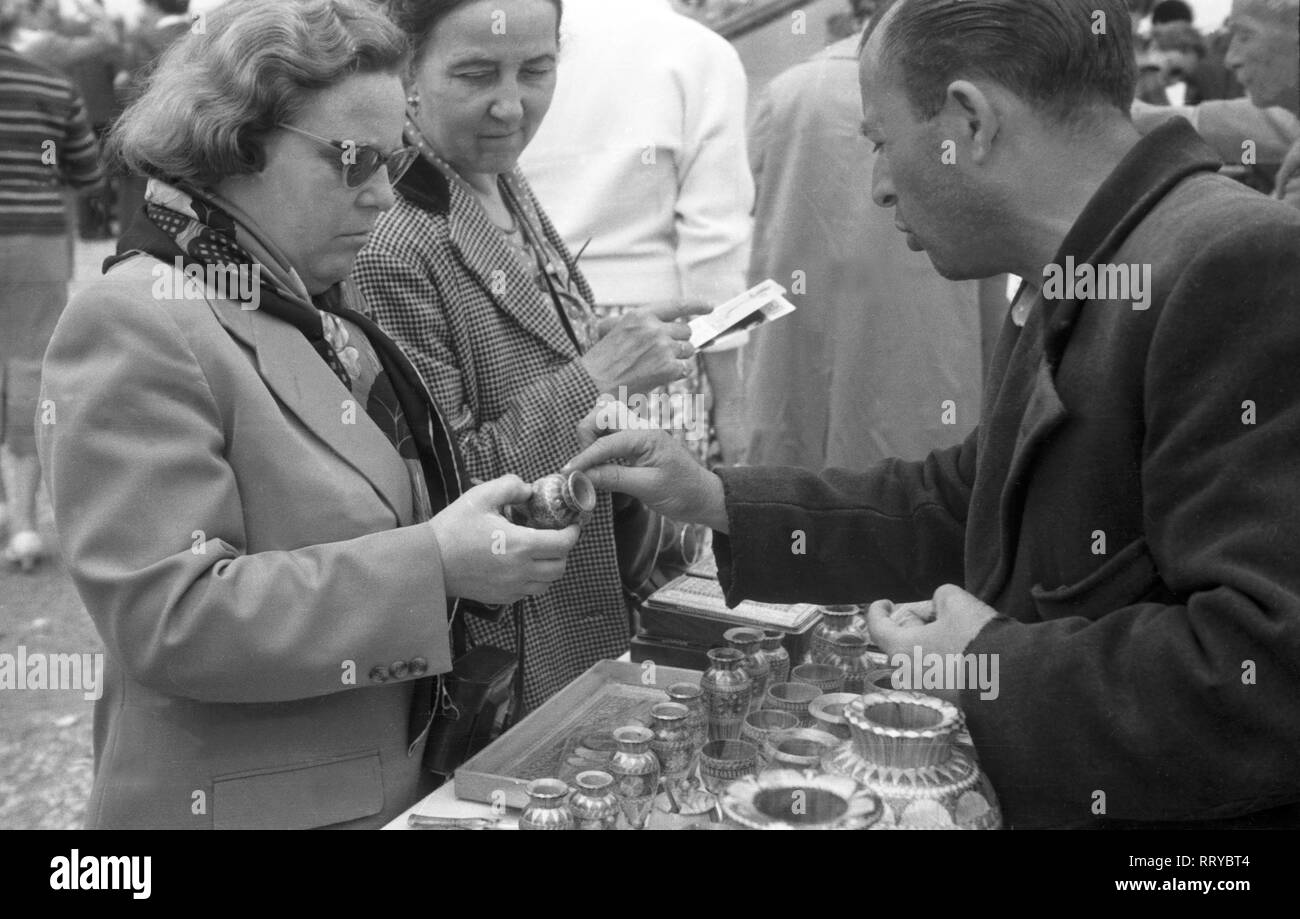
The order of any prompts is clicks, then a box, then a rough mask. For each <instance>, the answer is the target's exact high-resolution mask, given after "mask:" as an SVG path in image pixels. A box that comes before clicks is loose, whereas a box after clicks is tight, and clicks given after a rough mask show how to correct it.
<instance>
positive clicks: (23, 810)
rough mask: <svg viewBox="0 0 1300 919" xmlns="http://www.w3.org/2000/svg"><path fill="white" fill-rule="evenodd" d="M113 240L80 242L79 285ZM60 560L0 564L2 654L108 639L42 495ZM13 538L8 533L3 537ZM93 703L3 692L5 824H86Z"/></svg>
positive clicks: (66, 693) (96, 646) (0, 804)
mask: <svg viewBox="0 0 1300 919" xmlns="http://www.w3.org/2000/svg"><path fill="white" fill-rule="evenodd" d="M112 248H113V245H112V243H78V246H77V264H76V276H75V277H74V280H73V289H74V290H75V289H76V288H77V287H79V286H81V285H83V284H85V283H86V282H87V281H88V280H89V279H91V278H93V277H95V276H96V275H97V274H98V266H99V262H100V261H102V259H103V258H104V257H105V256H106V255H108V254H109V253H110V252H111V251H112ZM39 526H40V530H41V535H42V536H44V537H45V541H46V544H47V545H48V546H50V547H51V550H52V552H53V555H54V557H53V558H51V559H49V560H48V561H46V562H45V564H43V565H42V566H41V567H40V568H38V569H37V570H36V571H35V572H33V573H31V574H21V573H19V572H18V570H17V569H14V568H10V567H9V566H8V565H6V564H4V563H2V562H0V654H10V655H16V654H17V653H18V648H19V647H20V646H21V647H24V648H25V649H26V651H27V653H28V654H32V653H43V654H71V653H78V654H90V653H98V652H102V651H103V642H101V641H100V639H99V635H98V634H97V633H96V632H95V627H94V624H93V623H92V622H91V621H90V617H89V616H88V615H86V611H85V608H84V607H83V606H82V605H81V600H80V599H79V598H78V597H77V592H76V590H75V589H73V586H72V582H71V581H70V580H69V579H68V575H67V571H66V570H65V569H64V567H63V564H62V560H61V559H60V558H59V557H58V544H57V541H56V539H55V536H54V526H53V521H52V519H51V514H50V508H49V502H48V501H47V500H46V499H45V497H44V495H42V498H41V502H40V507H39ZM5 538H7V535H5ZM93 723H94V702H92V701H87V700H86V699H85V698H84V694H83V693H82V692H81V691H80V690H75V689H70V690H63V689H60V690H50V689H46V690H30V689H28V690H22V689H16V688H15V689H0V829H72V828H76V827H80V826H81V824H82V821H83V819H84V818H85V812H86V800H87V798H88V797H89V795H90V783H91V774H92V769H93V753H92V749H91V729H92V726H93Z"/></svg>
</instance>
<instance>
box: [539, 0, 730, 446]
mask: <svg viewBox="0 0 1300 919" xmlns="http://www.w3.org/2000/svg"><path fill="white" fill-rule="evenodd" d="M679 7H680V4H677V6H676V7H675V5H674V4H673V3H672V2H670V0H566V2H565V14H564V26H563V36H562V40H561V49H562V50H561V55H560V65H559V74H558V77H557V80H556V88H555V97H554V99H553V101H552V103H551V109H550V113H549V115H548V116H547V118H546V121H545V123H544V124H543V125H542V127H541V128H540V129H539V130H538V132H537V136H536V137H535V138H534V139H533V142H532V143H531V144H529V146H528V149H527V150H526V151H525V152H524V154H523V156H521V157H520V168H521V169H522V170H523V172H524V174H525V175H526V176H528V181H529V183H530V184H531V185H532V187H533V191H534V192H535V193H536V195H537V197H538V200H539V201H541V202H542V204H543V205H544V206H545V207H546V209H547V213H548V214H549V215H550V216H551V219H552V220H554V222H555V226H556V229H557V230H559V233H560V236H562V237H563V238H564V241H565V243H566V244H567V245H568V247H569V248H570V250H572V251H575V252H576V251H581V264H582V270H583V274H584V275H585V276H586V278H587V280H588V281H589V282H590V284H591V286H592V290H593V291H594V293H595V296H596V303H595V306H596V311H597V314H598V315H599V316H600V317H601V318H605V317H612V316H619V315H622V314H623V313H625V312H627V311H629V310H635V309H639V308H645V307H647V306H650V305H658V304H664V303H671V302H681V301H698V302H702V303H706V304H709V305H711V306H716V305H718V304H719V303H722V302H724V301H726V300H729V299H731V298H732V297H734V296H736V295H737V294H739V293H741V292H743V291H744V290H745V289H746V287H747V286H748V285H747V284H746V282H745V270H746V266H747V264H748V259H749V250H750V238H751V232H752V224H751V220H750V211H751V209H752V207H753V203H754V191H753V181H752V179H751V177H750V175H749V164H748V162H747V158H746V153H745V105H746V98H747V94H748V83H747V81H746V78H745V71H744V68H743V67H742V66H741V63H740V58H739V56H738V55H737V53H736V51H735V49H734V48H732V46H731V44H730V43H729V42H727V41H726V40H725V39H723V38H721V37H720V36H718V35H717V34H715V33H714V32H713V31H712V30H711V29H709V28H708V27H706V26H704V25H701V24H700V23H699V22H695V21H693V20H692V19H690V18H688V17H687V16H684V15H681V13H680V12H679V11H678V8H679ZM744 343H745V334H744V333H743V332H742V333H739V334H733V335H731V336H728V337H727V338H726V339H725V340H722V341H719V342H718V343H716V344H714V345H711V346H709V347H706V348H705V349H704V350H703V351H702V352H701V353H700V355H699V358H698V362H699V363H698V365H697V367H695V368H693V369H694V371H695V372H693V373H692V374H691V376H689V377H688V378H686V379H685V380H682V381H680V382H676V383H673V384H672V385H671V386H670V387H669V392H670V393H675V394H680V395H682V396H689V395H691V394H694V393H700V392H701V391H702V390H704V388H705V387H707V391H708V393H709V395H710V396H711V398H710V399H709V400H708V401H709V402H711V406H710V411H709V415H710V420H711V426H712V428H713V430H714V432H715V433H716V441H714V440H711V439H710V438H709V437H707V436H705V437H699V438H695V437H692V438H686V437H685V436H684V433H683V432H681V431H678V433H677V436H678V437H679V439H682V440H683V443H685V444H686V445H687V446H690V447H692V448H693V449H694V451H695V452H696V455H697V456H699V458H700V460H701V461H702V462H705V463H709V462H724V463H736V462H741V461H742V460H743V459H744V455H745V447H746V441H747V437H746V433H745V430H744V398H745V394H744V391H743V388H742V382H741V379H740V370H741V367H740V354H741V352H740V348H741V346H743V344H744ZM611 395H617V394H616V393H611Z"/></svg>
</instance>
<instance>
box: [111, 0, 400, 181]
mask: <svg viewBox="0 0 1300 919" xmlns="http://www.w3.org/2000/svg"><path fill="white" fill-rule="evenodd" d="M409 57H410V46H409V44H408V42H407V41H406V37H405V36H404V35H403V34H402V31H401V30H400V29H398V28H397V27H396V26H394V24H393V23H392V22H390V21H389V20H388V18H387V17H386V16H385V15H384V14H383V11H382V9H381V8H380V7H378V6H377V5H375V4H374V3H369V2H366V0H275V2H267V0H230V2H229V3H226V4H224V5H223V6H221V7H218V8H217V9H216V10H214V11H213V12H212V13H210V14H208V15H207V16H206V17H205V18H199V19H197V20H196V21H195V24H194V26H193V27H192V28H191V30H190V32H189V33H188V34H186V35H185V36H183V37H182V38H180V39H179V40H178V41H177V42H176V43H175V44H173V45H172V46H171V47H170V48H168V50H167V52H166V53H165V54H164V55H163V57H162V59H161V61H160V63H159V64H158V67H157V68H156V69H155V70H154V72H153V74H152V75H151V76H150V78H149V82H148V85H147V88H146V89H145V91H144V93H143V94H142V95H141V96H140V98H139V99H137V100H136V101H135V102H134V103H132V104H131V105H130V107H128V108H127V110H126V112H124V113H123V115H122V117H121V118H120V119H119V120H118V122H117V124H116V125H115V126H114V128H113V131H112V134H111V135H110V136H109V139H108V142H107V150H106V153H107V156H108V158H109V159H110V160H111V161H117V162H119V163H121V164H122V165H124V166H126V167H127V168H128V169H130V170H133V171H135V172H139V173H142V174H144V175H149V176H156V177H158V178H163V179H167V180H170V181H186V182H191V183H193V184H196V185H200V186H202V185H212V184H214V183H216V182H218V181H220V180H221V179H223V178H225V177H226V176H232V175H242V174H247V173H254V172H259V171H261V169H262V168H263V166H264V165H265V151H264V149H263V145H262V141H263V138H264V137H265V136H266V135H267V134H268V133H269V132H270V131H271V130H273V129H274V128H275V126H276V125H277V124H279V123H280V122H290V123H292V122H293V120H294V119H295V117H296V116H298V115H299V114H300V113H301V112H302V110H303V109H304V108H305V107H306V106H307V104H308V102H309V101H310V97H311V94H312V93H313V92H315V91H318V90H322V89H327V88H329V87H331V86H334V85H336V84H338V83H339V82H341V81H342V80H344V79H345V78H347V77H348V76H351V75H352V74H356V73H393V74H395V75H399V76H400V75H401V74H402V73H403V72H404V71H405V69H406V65H407V62H408V60H409Z"/></svg>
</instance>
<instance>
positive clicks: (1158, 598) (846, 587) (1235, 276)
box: [717, 119, 1300, 826]
mask: <svg viewBox="0 0 1300 919" xmlns="http://www.w3.org/2000/svg"><path fill="white" fill-rule="evenodd" d="M1218 166H1219V161H1218V158H1217V157H1216V156H1215V155H1214V153H1213V151H1211V150H1210V149H1209V148H1208V147H1207V146H1205V144H1204V143H1203V142H1202V141H1201V140H1200V138H1199V137H1198V136H1197V135H1196V134H1195V132H1194V131H1192V129H1191V128H1190V126H1188V125H1187V124H1186V123H1185V122H1183V121H1182V120H1181V119H1174V120H1173V121H1172V122H1171V123H1170V124H1168V125H1166V126H1164V127H1162V128H1160V129H1159V130H1157V131H1155V132H1153V133H1152V134H1150V135H1148V136H1147V137H1145V138H1144V139H1143V140H1141V141H1140V142H1139V143H1138V144H1137V145H1136V146H1135V147H1134V148H1133V149H1132V150H1131V151H1130V153H1129V154H1128V155H1127V156H1126V157H1125V158H1124V159H1123V160H1122V161H1121V162H1120V164H1119V165H1118V166H1117V167H1116V169H1115V170H1114V171H1113V172H1112V173H1111V175H1110V176H1109V177H1108V178H1107V179H1106V181H1105V182H1104V183H1103V184H1102V185H1101V187H1100V188H1099V189H1098V191H1097V192H1096V194H1095V195H1094V196H1093V197H1092V199H1091V200H1090V201H1089V202H1088V204H1087V206H1086V207H1085V208H1084V211H1083V213H1082V214H1081V215H1080V217H1079V219H1078V220H1077V222H1076V223H1075V225H1074V226H1073V227H1072V228H1071V230H1070V232H1069V234H1068V235H1067V237H1066V239H1065V242H1064V243H1063V244H1062V247H1061V251H1060V252H1059V253H1058V255H1057V257H1056V259H1055V263H1056V264H1059V265H1065V264H1066V262H1065V260H1066V256H1068V255H1072V256H1074V259H1075V261H1076V262H1077V263H1079V264H1082V263H1084V262H1091V263H1094V264H1095V263H1109V264H1136V265H1143V264H1149V265H1150V266H1151V273H1152V287H1153V291H1152V294H1151V302H1150V306H1149V308H1148V309H1145V310H1140V309H1134V308H1133V306H1132V304H1131V303H1130V302H1128V301H1119V300H1109V301H1107V300H1088V301H1085V302H1080V301H1076V300H1052V301H1040V302H1039V303H1038V304H1037V305H1036V306H1035V307H1034V309H1033V311H1032V312H1031V313H1030V315H1029V318H1028V321H1027V322H1026V324H1025V326H1024V327H1023V328H1019V327H1017V326H1015V325H1014V324H1012V323H1011V322H1010V320H1008V322H1007V325H1006V326H1005V328H1004V330H1003V332H1002V337H1001V340H1000V342H999V344H998V348H997V353H996V356H995V359H994V362H993V367H992V370H991V373H990V375H989V381H988V385H987V387H986V397H985V405H984V406H983V410H982V413H981V422H980V426H979V428H978V429H977V430H976V431H975V432H974V433H973V434H972V435H971V436H970V437H969V438H968V439H967V440H966V442H965V443H963V444H962V445H960V446H959V447H953V448H951V449H948V450H944V451H936V452H935V453H932V454H931V455H930V456H929V457H928V458H927V459H925V460H923V461H920V462H911V463H907V462H901V461H886V462H885V463H882V464H880V465H878V466H876V467H874V468H873V469H871V470H870V471H868V472H866V473H861V474H855V473H848V472H842V471H840V472H837V471H835V470H827V471H825V472H823V473H822V474H821V475H814V474H812V473H807V472H802V471H799V470H793V469H770V468H769V469H764V468H759V467H754V468H737V469H730V470H725V471H723V473H722V475H723V482H724V487H725V489H726V495H727V515H728V520H729V524H730V532H731V534H732V535H731V537H730V538H729V539H727V538H720V539H719V540H718V543H717V549H718V554H719V561H720V564H721V578H722V582H723V586H724V588H725V590H726V593H727V597H728V600H729V601H730V602H733V603H734V602H736V601H738V600H739V599H740V598H742V597H749V598H754V599H759V600H770V601H778V602H790V601H796V600H800V601H809V600H810V601H815V602H824V603H844V602H859V601H862V600H869V599H875V598H881V597H888V598H892V599H894V600H912V599H919V598H923V597H928V596H930V595H931V594H932V593H933V591H934V589H935V588H936V587H937V586H939V585H940V584H943V583H945V582H948V583H954V584H958V585H963V586H964V587H965V588H966V589H967V590H969V591H970V592H971V593H973V594H975V595H976V596H977V597H979V598H980V599H981V600H983V601H984V602H986V603H988V604H989V605H991V606H992V607H993V608H995V609H996V610H997V611H998V612H999V614H1000V615H999V617H998V618H997V619H995V620H993V621H992V622H990V623H989V624H988V625H986V626H985V627H984V629H983V630H982V631H981V632H980V634H979V635H978V637H977V638H976V639H975V640H974V641H973V642H972V643H971V644H970V645H969V646H968V648H967V649H966V650H967V652H974V653H983V654H997V655H999V677H1000V686H999V695H998V696H997V698H996V699H995V700H992V701H980V700H979V698H978V696H979V693H978V691H977V690H971V689H966V690H965V691H964V692H963V693H962V704H963V706H964V708H965V711H966V715H967V719H968V722H969V726H970V730H971V733H972V735H973V737H974V739H975V742H976V745H977V747H978V749H979V753H980V757H981V762H982V763H983V765H984V768H985V769H986V770H987V772H988V774H989V776H990V777H991V779H992V780H993V783H994V786H995V787H996V789H997V791H998V794H999V796H1000V799H1001V802H1002V806H1003V811H1004V816H1005V817H1006V819H1007V821H1008V823H1010V824H1012V825H1015V826H1043V825H1086V824H1096V823H1099V822H1111V823H1112V825H1113V824H1117V823H1120V822H1126V821H1211V820H1220V821H1222V820H1224V819H1225V818H1232V820H1231V821H1230V822H1236V823H1246V824H1251V825H1260V824H1265V823H1268V824H1276V823H1279V822H1281V823H1286V824H1290V825H1300V806H1295V805H1296V802H1300V212H1297V211H1296V210H1295V209H1294V208H1289V207H1287V206H1285V205H1283V204H1281V203H1279V202H1275V201H1271V200H1269V199H1267V198H1265V197H1264V196H1261V195H1259V194H1257V193H1255V192H1253V191H1250V190H1248V189H1245V188H1243V187H1241V186H1239V185H1237V184H1236V183H1234V182H1232V181H1230V180H1228V179H1226V178H1223V177H1221V176H1219V175H1217V174H1216V169H1217V168H1218ZM944 398H945V396H944V394H943V393H935V394H934V399H935V410H936V411H941V410H942V409H941V403H942V402H943V400H944ZM796 530H802V531H803V533H804V540H803V547H804V548H805V549H806V553H805V554H795V553H794V552H793V551H792V549H793V548H798V543H797V542H796V540H795V533H794V531H796ZM1103 538H1104V542H1103ZM1288 805H1289V806H1288ZM1279 808H1281V809H1280V810H1279ZM1270 811H1271V813H1266V812H1270Z"/></svg>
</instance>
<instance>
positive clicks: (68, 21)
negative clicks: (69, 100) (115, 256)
mask: <svg viewBox="0 0 1300 919" xmlns="http://www.w3.org/2000/svg"><path fill="white" fill-rule="evenodd" d="M26 8H27V9H26V14H25V16H24V17H23V18H24V22H23V25H22V27H21V28H20V29H19V30H18V32H17V34H16V35H15V42H14V47H15V50H17V51H18V52H19V53H20V54H23V55H25V56H27V57H29V58H31V59H32V60H35V61H38V62H39V63H43V64H45V65H46V66H47V67H51V68H53V69H55V70H57V71H59V72H60V73H62V74H63V75H65V76H67V77H68V78H69V79H71V80H72V82H73V84H74V85H75V86H76V87H77V90H78V92H79V93H80V95H81V98H82V100H83V102H84V103H85V106H86V117H87V120H88V121H89V122H90V126H91V130H92V131H94V133H95V138H96V140H102V139H103V137H104V134H105V132H106V131H107V130H108V126H109V125H110V124H111V123H112V121H113V119H114V118H116V117H117V115H118V113H119V112H120V111H121V107H120V106H119V105H118V102H117V99H116V97H115V95H114V92H113V77H114V75H115V74H116V73H117V70H118V68H119V67H120V65H121V58H122V52H123V48H122V43H121V24H120V23H119V22H117V21H116V20H115V19H113V18H112V17H110V15H109V13H108V11H107V10H106V9H105V8H104V6H103V3H102V2H101V0H28V2H27V3H26ZM114 186H115V182H114V181H113V178H112V177H111V176H109V177H106V180H105V182H104V183H103V184H102V185H101V187H100V189H99V190H98V191H97V192H95V193H92V194H82V195H78V196H76V200H75V204H74V206H75V213H76V222H77V226H78V230H79V235H80V237H81V238H82V239H85V240H96V239H109V238H111V237H112V235H113V227H112V216H113V200H114V192H115V189H114Z"/></svg>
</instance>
